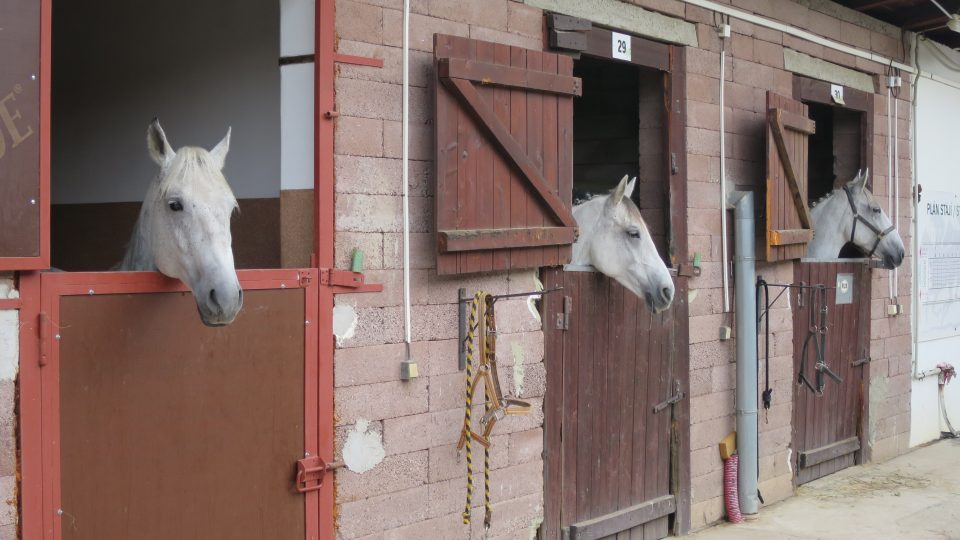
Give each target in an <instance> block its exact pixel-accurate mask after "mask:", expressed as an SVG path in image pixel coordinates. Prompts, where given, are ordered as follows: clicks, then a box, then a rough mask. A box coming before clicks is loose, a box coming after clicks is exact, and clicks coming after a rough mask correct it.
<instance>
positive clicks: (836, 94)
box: [830, 84, 846, 105]
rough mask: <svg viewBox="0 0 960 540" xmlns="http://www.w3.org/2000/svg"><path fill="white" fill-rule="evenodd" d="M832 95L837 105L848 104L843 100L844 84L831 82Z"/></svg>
mask: <svg viewBox="0 0 960 540" xmlns="http://www.w3.org/2000/svg"><path fill="white" fill-rule="evenodd" d="M830 97H831V98H833V102H834V103H836V104H837V105H846V103H844V102H843V86H841V85H839V84H831V85H830Z"/></svg>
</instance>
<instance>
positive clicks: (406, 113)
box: [400, 0, 412, 362]
mask: <svg viewBox="0 0 960 540" xmlns="http://www.w3.org/2000/svg"><path fill="white" fill-rule="evenodd" d="M401 116H402V127H401V139H402V140H401V144H402V146H403V150H402V153H401V159H400V162H401V166H402V167H403V172H402V173H401V177H402V178H403V340H404V342H405V343H406V348H407V356H406V358H407V361H408V362H409V361H410V344H411V341H412V331H411V329H410V326H411V323H410V179H409V168H410V167H409V161H410V128H409V126H408V125H407V124H408V123H409V122H410V0H403V112H402V115H401Z"/></svg>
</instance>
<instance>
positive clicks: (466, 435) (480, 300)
mask: <svg viewBox="0 0 960 540" xmlns="http://www.w3.org/2000/svg"><path fill="white" fill-rule="evenodd" d="M486 296H487V293H485V292H483V291H477V294H476V295H474V297H473V302H472V303H471V304H470V319H469V321H468V322H467V362H466V363H467V366H466V367H467V399H466V407H464V412H463V434H462V435H461V438H463V442H464V445H465V447H466V454H467V503H466V505H465V506H464V508H463V523H464V524H465V525H469V524H470V508H471V506H472V505H473V445H472V442H473V432H472V429H473V423H472V421H471V412H472V410H473V354H474V346H473V339H474V333H475V331H476V329H477V327H478V325H477V322H478V316H477V315H478V312H479V311H480V306H482V305H483V304H484V302H485V301H486Z"/></svg>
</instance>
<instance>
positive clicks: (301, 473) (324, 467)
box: [294, 456, 344, 493]
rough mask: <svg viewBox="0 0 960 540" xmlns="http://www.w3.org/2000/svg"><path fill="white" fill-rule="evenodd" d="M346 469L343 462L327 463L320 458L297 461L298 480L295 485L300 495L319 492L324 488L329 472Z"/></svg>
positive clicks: (311, 457) (312, 457)
mask: <svg viewBox="0 0 960 540" xmlns="http://www.w3.org/2000/svg"><path fill="white" fill-rule="evenodd" d="M342 467H344V463H343V462H342V461H334V462H333V463H327V462H325V461H324V460H323V459H321V458H320V457H319V456H307V457H305V458H303V459H301V460H299V461H297V479H296V482H295V484H294V487H295V488H296V490H297V492H298V493H306V492H308V491H317V490H318V489H320V488H322V487H323V478H324V476H326V474H327V471H333V470H336V469H340V468H342Z"/></svg>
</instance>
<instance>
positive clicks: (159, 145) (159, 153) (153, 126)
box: [147, 118, 176, 167]
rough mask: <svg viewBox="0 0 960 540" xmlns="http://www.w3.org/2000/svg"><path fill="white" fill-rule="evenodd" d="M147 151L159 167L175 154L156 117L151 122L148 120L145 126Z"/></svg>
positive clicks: (168, 161)
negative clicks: (147, 124)
mask: <svg viewBox="0 0 960 540" xmlns="http://www.w3.org/2000/svg"><path fill="white" fill-rule="evenodd" d="M147 151H149V152H150V157H151V158H152V159H153V161H154V162H156V164H157V165H160V166H161V167H163V166H164V165H166V164H167V163H170V160H171V159H173V156H174V155H176V152H174V151H173V147H171V146H170V143H169V142H167V135H166V134H165V133H164V132H163V128H162V127H160V121H159V120H157V119H156V118H154V119H153V122H150V125H149V126H148V127H147Z"/></svg>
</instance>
